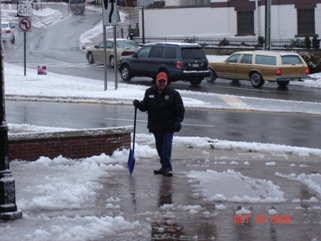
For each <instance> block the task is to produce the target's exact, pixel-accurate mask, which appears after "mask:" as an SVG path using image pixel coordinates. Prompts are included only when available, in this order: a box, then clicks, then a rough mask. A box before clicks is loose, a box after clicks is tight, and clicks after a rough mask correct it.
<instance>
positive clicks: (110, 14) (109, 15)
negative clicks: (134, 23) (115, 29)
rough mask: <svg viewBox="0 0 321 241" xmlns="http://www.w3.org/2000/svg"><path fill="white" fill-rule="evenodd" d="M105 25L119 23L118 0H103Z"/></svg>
mask: <svg viewBox="0 0 321 241" xmlns="http://www.w3.org/2000/svg"><path fill="white" fill-rule="evenodd" d="M102 8H103V10H102V12H103V25H104V26H106V25H112V26H116V25H117V19H118V18H117V16H118V13H117V1H116V0H102Z"/></svg>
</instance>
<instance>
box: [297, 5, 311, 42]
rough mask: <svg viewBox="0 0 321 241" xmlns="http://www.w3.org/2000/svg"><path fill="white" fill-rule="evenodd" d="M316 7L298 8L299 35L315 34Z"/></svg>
mask: <svg viewBox="0 0 321 241" xmlns="http://www.w3.org/2000/svg"><path fill="white" fill-rule="evenodd" d="M314 19H315V18H314V9H298V35H299V36H306V35H314V34H315V21H314Z"/></svg>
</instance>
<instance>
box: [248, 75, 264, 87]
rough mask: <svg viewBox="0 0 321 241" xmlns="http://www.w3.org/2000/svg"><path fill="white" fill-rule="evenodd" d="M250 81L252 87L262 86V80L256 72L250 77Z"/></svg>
mask: <svg viewBox="0 0 321 241" xmlns="http://www.w3.org/2000/svg"><path fill="white" fill-rule="evenodd" d="M250 81H251V84H252V86H253V87H256V88H258V87H261V86H262V85H263V84H264V79H263V78H262V76H261V75H260V74H259V73H258V72H254V73H252V74H251V76H250Z"/></svg>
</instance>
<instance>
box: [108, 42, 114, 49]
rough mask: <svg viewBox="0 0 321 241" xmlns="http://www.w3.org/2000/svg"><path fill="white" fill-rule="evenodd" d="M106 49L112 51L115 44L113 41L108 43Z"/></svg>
mask: <svg viewBox="0 0 321 241" xmlns="http://www.w3.org/2000/svg"><path fill="white" fill-rule="evenodd" d="M106 48H107V49H112V48H114V42H112V41H107V42H106Z"/></svg>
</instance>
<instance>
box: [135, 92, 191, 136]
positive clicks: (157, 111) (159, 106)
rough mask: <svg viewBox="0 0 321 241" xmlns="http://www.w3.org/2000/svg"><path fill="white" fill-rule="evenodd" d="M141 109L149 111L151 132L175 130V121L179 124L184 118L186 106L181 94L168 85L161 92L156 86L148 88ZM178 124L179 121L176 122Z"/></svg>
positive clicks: (148, 125) (148, 126)
mask: <svg viewBox="0 0 321 241" xmlns="http://www.w3.org/2000/svg"><path fill="white" fill-rule="evenodd" d="M141 103H142V107H143V108H141V111H147V114H148V124H147V128H148V129H149V131H150V132H154V131H174V125H175V122H178V123H179V124H180V123H181V122H182V121H183V119H184V113H185V108H184V104H183V101H182V98H181V96H180V94H179V93H178V92H177V91H176V90H174V89H172V88H170V87H168V86H166V88H165V89H164V91H163V92H162V93H161V94H159V93H158V91H157V88H156V87H150V88H148V89H147V90H146V92H145V96H144V99H143V101H142V102H141ZM176 124H177V123H176Z"/></svg>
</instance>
